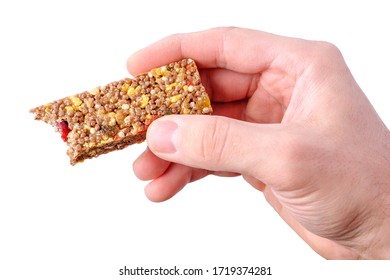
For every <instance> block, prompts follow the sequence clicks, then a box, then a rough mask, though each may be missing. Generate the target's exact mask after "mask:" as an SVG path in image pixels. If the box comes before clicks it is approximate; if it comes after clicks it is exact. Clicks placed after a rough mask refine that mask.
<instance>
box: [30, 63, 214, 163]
mask: <svg viewBox="0 0 390 280" xmlns="http://www.w3.org/2000/svg"><path fill="white" fill-rule="evenodd" d="M31 112H32V113H34V114H35V119H37V120H43V121H45V122H47V123H49V124H51V125H52V126H54V127H56V129H57V131H59V132H60V133H61V135H62V139H63V140H64V141H66V142H67V143H68V146H69V149H68V152H67V153H68V155H69V157H70V160H71V164H72V165H74V164H76V163H77V162H81V161H83V160H84V159H87V158H92V157H96V156H99V155H101V154H104V153H108V152H110V151H113V150H118V149H122V148H124V147H127V146H128V145H131V144H133V143H139V142H142V141H143V140H145V136H146V130H147V127H148V126H149V125H150V123H151V122H152V121H153V120H155V119H156V118H159V117H161V116H164V115H168V114H211V113H212V108H211V105H210V99H209V97H208V95H207V93H206V91H205V88H204V87H203V85H202V84H201V81H200V76H199V73H198V70H197V67H196V64H195V62H194V61H193V60H192V59H183V60H181V61H178V62H173V63H170V64H169V65H166V66H162V67H159V68H155V69H152V70H151V71H149V72H147V73H144V74H141V75H138V76H137V77H135V78H134V79H130V78H125V79H123V80H120V81H116V82H112V83H110V84H108V85H105V86H102V87H96V88H94V89H92V90H89V91H84V92H82V93H80V94H76V95H73V96H70V97H66V98H63V99H60V100H57V101H54V102H52V103H48V104H46V105H42V106H39V107H36V108H34V109H32V110H31Z"/></svg>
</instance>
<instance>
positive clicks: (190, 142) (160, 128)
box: [147, 115, 276, 175]
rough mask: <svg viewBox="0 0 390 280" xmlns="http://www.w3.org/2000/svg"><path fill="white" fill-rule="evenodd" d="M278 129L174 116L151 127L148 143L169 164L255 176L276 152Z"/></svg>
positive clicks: (215, 118) (237, 121)
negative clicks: (273, 148)
mask: <svg viewBox="0 0 390 280" xmlns="http://www.w3.org/2000/svg"><path fill="white" fill-rule="evenodd" d="M274 129H275V125H269V124H255V123H249V122H244V121H239V120H235V119H230V118H226V117H220V116H202V115H191V116H185V115H170V116H165V117H163V118H160V119H157V120H155V121H154V122H153V123H152V124H151V125H150V127H149V129H148V132H147V141H148V146H149V149H150V150H151V151H152V152H153V153H154V154H156V155H157V156H158V157H160V158H162V159H165V160H167V161H171V162H176V163H180V164H183V165H186V166H190V167H194V168H202V169H207V170H211V171H227V172H236V173H241V174H248V175H249V174H253V175H254V174H255V173H254V172H255V169H256V168H258V167H259V163H260V164H263V163H265V162H266V160H267V158H268V156H269V155H268V154H269V153H270V152H271V150H272V149H270V147H271V145H273V142H274V139H275V137H276V136H275V134H274V133H270V132H272V130H274ZM258 171H259V170H257V171H256V173H257V174H258Z"/></svg>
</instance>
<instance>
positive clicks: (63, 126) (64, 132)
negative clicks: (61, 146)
mask: <svg viewBox="0 0 390 280" xmlns="http://www.w3.org/2000/svg"><path fill="white" fill-rule="evenodd" d="M57 125H58V128H59V130H60V132H61V138H62V140H64V142H67V141H68V134H69V132H70V129H69V127H68V123H67V122H66V121H62V122H58V123H57Z"/></svg>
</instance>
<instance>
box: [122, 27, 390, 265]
mask: <svg viewBox="0 0 390 280" xmlns="http://www.w3.org/2000/svg"><path fill="white" fill-rule="evenodd" d="M187 57H190V58H193V59H194V60H195V61H196V62H197V64H198V66H199V69H200V72H201V78H202V83H203V84H204V85H205V87H206V90H207V92H208V93H209V95H210V97H211V100H212V105H213V108H214V116H195V115H192V116H176V115H171V116H166V117H163V118H161V119H158V120H156V121H155V122H154V123H153V124H152V125H151V126H150V127H149V130H148V134H147V141H148V147H149V148H148V149H147V150H146V151H145V152H144V153H143V154H142V155H141V156H140V157H139V158H138V159H137V160H136V162H135V163H134V171H135V174H136V175H137V176H138V177H139V178H140V179H143V180H152V181H151V182H150V183H149V184H148V185H147V186H146V188H145V192H146V195H147V197H148V198H149V199H151V200H153V201H163V200H166V199H168V198H170V197H172V196H173V195H174V194H176V193H177V192H178V191H179V190H180V189H181V188H183V187H184V186H185V185H186V184H187V183H189V182H191V181H194V180H198V179H200V178H202V177H204V176H206V175H208V174H217V175H222V176H232V175H237V174H241V175H242V176H243V177H244V178H245V179H246V180H247V181H248V182H249V183H250V184H251V185H252V186H254V187H255V188H257V189H258V190H260V191H262V192H263V193H264V195H265V197H266V199H267V201H268V202H269V203H270V204H271V205H272V206H273V207H274V208H275V210H276V211H277V212H278V213H279V215H280V216H281V217H282V218H283V219H284V220H285V221H286V222H287V223H288V224H289V225H290V226H291V227H292V228H293V229H294V230H295V231H296V232H297V233H298V234H299V235H300V236H301V237H302V238H303V239H304V240H305V241H306V242H307V243H308V244H309V245H310V246H311V247H312V248H313V249H314V250H316V251H317V252H318V253H319V254H321V255H322V256H324V257H325V258H338V259H340V258H347V259H352V258H390V134H389V131H388V129H387V128H386V127H385V125H384V124H383V123H382V121H381V120H380V118H379V117H378V115H377V114H376V112H375V110H374V109H373V107H372V106H371V105H370V103H369V101H368V100H367V98H366V97H365V95H364V93H363V92H362V90H361V89H360V88H359V86H358V85H357V83H356V82H355V80H354V78H353V77H352V75H351V73H350V71H349V69H348V67H347V66H346V64H345V62H344V60H343V57H342V55H341V54H340V52H339V50H338V49H337V48H336V47H335V46H333V45H331V44H329V43H325V42H315V41H305V40H301V39H294V38H286V37H281V36H276V35H272V34H268V33H264V32H260V31H255V30H246V29H239V28H216V29H212V30H208V31H204V32H199V33H192V34H180V35H173V36H170V37H167V38H165V39H163V40H161V41H159V42H157V43H155V44H152V45H151V46H149V47H147V48H145V49H143V50H140V51H139V52H137V53H135V54H134V55H132V56H131V57H130V58H129V59H128V70H129V72H130V73H132V74H138V73H140V72H145V71H147V70H149V69H151V68H153V67H158V66H161V65H164V64H167V63H169V62H171V61H176V60H180V59H182V58H187Z"/></svg>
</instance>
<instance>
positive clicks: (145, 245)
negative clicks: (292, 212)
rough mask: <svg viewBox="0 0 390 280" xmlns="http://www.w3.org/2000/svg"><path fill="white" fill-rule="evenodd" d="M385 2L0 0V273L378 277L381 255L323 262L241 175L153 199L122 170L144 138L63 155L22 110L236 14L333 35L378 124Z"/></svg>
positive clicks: (237, 19) (384, 107) (255, 24)
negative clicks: (232, 269) (139, 270)
mask: <svg viewBox="0 0 390 280" xmlns="http://www.w3.org/2000/svg"><path fill="white" fill-rule="evenodd" d="M386 2H387V1H374V0H370V1H323V2H320V1H317V2H316V1H271V0H268V1H245V0H240V1H201V0H198V1H168V0H160V1H152V0H149V1H140V0H139V1H91V2H87V1H1V2H0V36H1V37H0V96H1V109H0V114H1V119H0V124H1V129H0V135H1V137H0V147H1V152H0V161H1V166H2V167H0V168H1V169H0V174H1V175H0V176H1V178H0V184H1V185H0V279H40V280H44V279H135V278H134V277H129V276H126V277H125V276H119V269H120V268H123V267H124V266H125V265H126V266H127V267H131V268H135V267H137V266H142V267H145V268H147V267H149V268H153V267H160V266H162V267H166V268H170V267H173V266H174V265H177V266H179V267H181V268H186V267H187V268H188V267H192V268H203V269H210V270H211V269H212V267H213V266H224V265H234V266H271V268H272V272H273V274H274V275H273V277H270V279H298V278H304V279H306V278H305V277H308V278H307V279H309V278H313V277H314V278H315V279H329V278H331V277H332V278H333V277H337V275H338V276H345V277H348V278H350V277H352V276H354V277H357V276H360V277H363V278H368V277H370V278H374V279H388V277H389V274H390V263H389V262H364V261H361V262H342V261H335V262H330V261H325V260H324V259H323V258H322V257H320V256H319V255H317V254H316V253H315V252H313V251H312V250H311V249H310V248H309V247H308V246H307V245H306V244H305V243H304V242H303V241H302V240H301V239H300V238H299V237H298V236H297V235H296V234H295V233H294V232H293V231H292V230H291V229H290V228H289V227H288V226H287V225H286V224H284V222H283V221H282V220H281V219H280V218H279V216H277V215H276V214H275V212H274V211H273V209H272V208H271V207H270V206H269V205H268V204H267V203H266V202H265V200H264V198H263V196H262V194H261V193H260V192H258V191H256V190H255V189H253V188H252V187H250V186H249V185H248V184H247V183H245V182H244V181H243V180H242V179H241V178H219V177H208V178H206V179H204V180H201V181H199V182H196V183H192V184H190V185H189V186H187V187H186V188H185V189H184V190H183V191H182V192H181V193H180V194H178V195H177V196H176V197H174V198H173V199H171V200H169V201H167V202H164V203H158V204H156V203H152V202H150V201H148V200H147V199H146V197H145V196H144V193H143V186H144V185H145V182H141V181H139V180H137V178H136V177H135V176H134V174H133V171H132V162H133V161H134V160H135V159H136V157H137V156H138V155H139V154H140V153H141V152H142V151H143V150H144V148H145V147H146V146H145V144H140V145H135V146H131V147H129V148H127V149H125V150H123V151H120V152H115V153H111V154H108V155H105V156H102V157H100V158H97V159H94V160H88V161H86V162H84V163H83V164H79V165H76V166H74V167H72V166H70V165H69V160H68V158H67V156H66V149H67V147H66V145H65V144H64V143H63V142H62V140H61V139H60V137H59V135H58V134H56V133H54V130H53V129H52V128H51V127H50V126H48V125H45V124H44V123H41V122H36V121H34V120H33V116H32V115H31V114H29V113H28V110H29V109H30V108H32V107H34V106H37V105H40V104H43V103H46V102H49V101H52V100H55V99H58V98H61V97H64V96H68V95H71V94H74V93H78V92H80V91H83V90H86V89H90V88H92V87H94V86H97V85H102V84H105V83H108V82H111V81H113V80H118V79H121V78H123V77H126V76H128V73H127V71H126V67H125V64H126V59H127V57H128V56H129V55H130V54H131V53H133V52H135V51H137V50H138V49H140V48H142V47H144V46H146V45H148V44H150V43H152V42H154V41H156V40H158V39H160V38H162V37H165V36H167V35H169V34H172V33H179V32H192V31H198V30H203V29H208V28H211V27H215V26H226V25H229V26H230V25H235V26H240V27H249V28H254V29H260V30H264V31H268V32H272V33H277V34H280V35H287V36H294V37H302V38H306V39H315V40H325V41H330V42H332V43H334V44H336V45H337V46H338V47H339V48H340V49H341V51H342V52H343V54H344V57H345V60H346V62H347V64H348V65H349V67H350V69H351V71H352V73H353V74H354V76H355V78H356V80H357V81H358V83H359V84H360V86H361V87H362V88H363V90H364V91H365V93H366V94H367V96H368V97H369V99H370V101H371V102H372V103H373V105H374V107H375V108H376V109H377V111H378V113H379V114H380V116H381V117H382V119H383V120H384V122H385V123H386V124H387V125H389V124H390V112H389V110H388V107H389V104H390V103H389V99H388V96H389V94H390V90H389V88H390V87H389V80H390V71H389V65H390V51H389V50H390V44H389V35H390V31H389V30H390V27H389V26H390V17H389V9H388V5H385V4H386ZM199 43H200V44H201V42H199ZM181 278H182V279H187V278H185V277H183V276H182V277H166V279H181ZM190 278H191V277H190ZM192 278H194V279H196V278H198V279H210V278H217V279H225V278H226V279H245V278H250V277H242V276H241V277H232V276H230V277H212V276H210V275H209V276H203V277H192ZM136 279H138V278H136ZM139 279H141V277H140V278H139ZM142 279H148V278H147V277H144V278H142ZM156 279H157V278H156ZM158 279H160V278H158ZM162 279H164V278H162Z"/></svg>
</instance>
